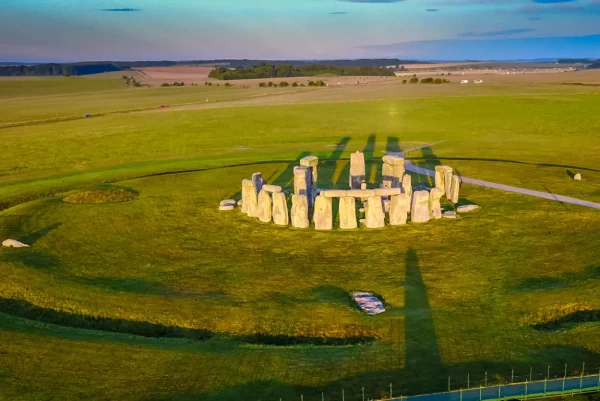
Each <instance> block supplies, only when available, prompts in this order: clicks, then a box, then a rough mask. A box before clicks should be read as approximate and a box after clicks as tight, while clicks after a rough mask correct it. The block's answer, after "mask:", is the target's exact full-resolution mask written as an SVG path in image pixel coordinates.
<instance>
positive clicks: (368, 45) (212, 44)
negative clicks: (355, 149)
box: [0, 0, 600, 62]
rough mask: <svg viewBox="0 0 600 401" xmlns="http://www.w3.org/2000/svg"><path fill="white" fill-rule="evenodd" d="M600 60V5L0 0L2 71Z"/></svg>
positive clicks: (526, 0)
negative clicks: (132, 64) (230, 63)
mask: <svg viewBox="0 0 600 401" xmlns="http://www.w3.org/2000/svg"><path fill="white" fill-rule="evenodd" d="M363 57H364V58H376V57H386V58H387V57H389V58H395V57H397V58H401V59H421V60H516V59H534V58H558V57H569V58H574V57H592V58H594V57H598V58H600V0H0V61H23V62H68V61H100V60H123V61H129V60H206V59H220V58H235V59H240V58H248V59H267V60H268V59H271V60H274V59H332V58H363Z"/></svg>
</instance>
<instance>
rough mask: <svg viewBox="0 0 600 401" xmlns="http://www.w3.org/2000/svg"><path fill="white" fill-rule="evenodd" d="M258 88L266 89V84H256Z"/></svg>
mask: <svg viewBox="0 0 600 401" xmlns="http://www.w3.org/2000/svg"><path fill="white" fill-rule="evenodd" d="M258 86H259V87H260V88H266V87H267V83H266V82H261V83H259V84H258Z"/></svg>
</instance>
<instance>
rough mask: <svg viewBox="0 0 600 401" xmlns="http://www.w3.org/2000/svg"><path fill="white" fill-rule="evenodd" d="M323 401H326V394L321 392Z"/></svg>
mask: <svg viewBox="0 0 600 401" xmlns="http://www.w3.org/2000/svg"><path fill="white" fill-rule="evenodd" d="M321 401H325V393H323V392H321Z"/></svg>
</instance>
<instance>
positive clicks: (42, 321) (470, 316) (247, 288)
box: [0, 67, 600, 401]
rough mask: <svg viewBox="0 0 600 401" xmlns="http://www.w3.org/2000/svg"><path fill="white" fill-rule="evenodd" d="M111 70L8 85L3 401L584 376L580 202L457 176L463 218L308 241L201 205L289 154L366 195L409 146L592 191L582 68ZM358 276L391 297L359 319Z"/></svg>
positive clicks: (598, 355)
mask: <svg viewBox="0 0 600 401" xmlns="http://www.w3.org/2000/svg"><path fill="white" fill-rule="evenodd" d="M198 68H200V67H198ZM167 73H169V74H170V73H171V72H167ZM183 73H185V74H190V71H188V70H186V71H184V72H182V74H183ZM110 74H112V75H107V76H105V77H104V78H102V77H100V78H99V77H96V78H95V79H89V78H74V77H73V78H52V79H36V80H23V79H3V80H0V107H2V112H1V113H0V143H1V144H2V150H1V152H2V157H1V158H0V239H2V240H3V239H6V238H14V239H16V240H19V241H22V242H23V243H26V244H28V245H31V246H30V247H29V248H20V249H14V248H4V247H3V248H0V399H2V400H3V399H6V400H27V401H29V400H49V399H57V400H73V401H74V400H82V399H85V400H127V401H129V400H131V401H163V400H164V401H166V400H197V399H202V400H229V399H260V400H279V399H283V400H301V399H304V400H307V401H309V400H319V399H322V397H323V398H325V399H326V400H341V399H342V394H344V395H343V397H344V399H345V400H357V401H358V400H361V399H362V398H361V396H362V390H363V389H364V392H365V394H366V397H367V398H369V399H376V398H383V397H387V396H389V392H390V390H391V387H390V385H393V389H394V390H393V391H394V395H396V396H398V395H400V394H404V395H408V394H418V393H424V392H436V391H443V390H446V389H448V387H449V386H450V387H451V388H454V389H456V388H466V387H477V386H479V385H484V384H489V383H497V382H502V381H510V380H511V374H513V375H514V380H515V381H516V380H525V379H531V377H534V378H536V379H539V378H544V377H545V376H547V375H548V373H547V372H549V373H550V375H549V376H551V377H555V376H559V377H562V374H563V372H564V370H565V369H567V370H568V372H569V374H575V373H581V370H582V363H583V362H585V363H586V365H585V370H586V371H587V370H589V371H590V372H598V369H599V368H600V342H599V341H598V337H599V336H600V312H599V311H600V294H598V285H599V284H600V263H599V262H598V261H599V260H600V214H599V212H598V210H595V209H591V208H585V207H581V206H574V205H570V204H565V203H561V202H557V201H552V200H546V199H540V198H536V197H531V196H526V195H521V194H515V193H507V192H503V191H499V190H495V189H490V188H483V187H479V186H474V185H469V184H464V185H463V187H462V189H461V199H460V201H459V205H460V204H465V203H474V204H477V205H479V206H480V209H478V210H477V211H474V212H472V213H469V214H464V215H460V216H459V218H458V219H456V220H448V219H442V220H436V221H432V222H430V223H428V224H424V225H418V224H411V225H406V226H401V227H386V228H383V229H380V230H365V229H364V228H359V229H356V230H350V231H341V230H338V229H335V230H333V231H331V232H317V231H314V230H312V229H308V230H301V229H292V228H291V227H277V226H274V225H268V224H261V223H259V222H258V221H257V220H256V219H250V218H248V217H247V216H244V215H242V213H240V211H239V210H232V211H227V212H223V211H219V209H218V205H219V201H221V200H223V199H228V198H234V199H239V198H240V190H241V187H240V184H241V182H242V179H244V178H247V177H249V176H250V175H251V174H252V173H254V172H258V171H260V172H262V174H263V177H264V178H265V179H266V181H267V182H268V183H270V184H276V185H280V186H282V187H283V188H284V189H286V190H288V191H289V190H293V166H294V165H297V164H298V160H299V159H301V158H302V157H305V156H307V155H316V156H318V157H319V160H320V164H319V186H321V187H324V188H341V189H346V188H347V186H348V173H349V168H350V167H349V158H350V154H351V153H353V152H355V151H362V152H364V155H365V160H366V173H367V174H366V176H367V182H368V185H369V186H371V187H372V186H374V185H375V184H376V183H378V182H380V180H381V158H382V156H384V155H385V154H386V153H387V152H394V153H397V152H406V153H405V157H406V158H407V159H408V160H410V161H411V162H412V163H414V164H415V165H416V166H421V167H427V168H430V169H432V168H433V167H434V166H436V165H441V164H444V165H450V166H452V167H454V169H455V171H456V172H457V173H458V174H459V175H463V176H466V177H470V178H475V179H480V180H486V181H491V182H495V183H499V184H506V185H511V186H517V187H521V188H526V189H532V190H536V191H543V192H547V193H552V194H557V195H565V196H570V197H574V198H578V199H583V200H587V201H592V202H600V158H598V147H599V146H600V119H598V110H600V86H597V85H599V84H600V71H598V70H596V71H575V72H563V73H547V74H545V73H544V74H543V73H540V74H535V73H530V74H523V75H515V74H513V75H493V78H490V79H488V78H487V75H486V76H485V77H484V78H483V79H484V83H483V84H477V85H474V84H468V85H466V84H459V83H458V82H460V79H463V78H462V76H461V77H458V76H454V75H452V76H451V77H450V80H451V81H453V82H451V83H449V84H443V85H427V84H412V85H411V84H402V82H401V81H402V79H403V78H401V77H391V78H389V77H388V78H375V77H370V78H368V79H367V78H363V77H343V78H338V77H326V78H323V79H324V80H325V81H326V82H327V83H328V84H329V86H326V87H319V88H315V87H300V86H299V87H285V88H283V87H277V88H259V87H258V86H257V82H258V81H252V82H232V83H233V86H231V87H225V86H223V85H222V84H223V83H222V82H221V85H220V86H216V85H213V86H205V85H204V84H201V85H200V86H189V85H187V86H184V87H167V88H161V87H158V83H159V82H162V81H161V80H163V79H164V80H167V79H173V80H178V81H180V80H182V79H183V80H184V81H186V80H187V78H184V77H183V75H178V76H174V75H169V76H168V77H167V76H166V75H159V76H154V77H151V85H150V86H149V87H139V88H134V87H130V86H127V85H125V83H124V80H123V79H122V78H121V77H120V75H119V76H115V75H116V74H114V73H110ZM136 74H138V73H137V72H136ZM139 74H140V77H139V79H140V81H141V82H142V83H144V79H147V78H146V77H147V76H150V75H149V74H148V73H147V72H145V73H144V71H140V72H139ZM155 74H165V72H164V71H163V70H160V71H159V70H155ZM194 74H195V72H194ZM198 74H200V73H198ZM196 75H197V74H195V76H194V78H193V79H192V80H191V81H190V82H194V83H196V82H198V83H200V82H204V81H203V80H205V79H207V78H197V81H196ZM136 76H137V75H136ZM136 79H138V78H136ZM190 79H191V78H190ZM311 79H315V78H314V77H313V78H311ZM319 79H320V78H319ZM363 79H364V80H365V82H362V80H363ZM469 79H473V78H469ZM294 80H296V81H298V82H300V81H302V82H304V78H302V79H293V78H290V79H288V80H287V81H289V82H290V83H291V82H293V81H294ZM273 81H275V80H273ZM356 81H359V84H358V85H357V84H356ZM488 81H489V82H488ZM213 82H216V81H213ZM337 82H340V85H338V84H337ZM341 82H345V83H346V84H344V85H343V84H341ZM161 105H162V106H164V107H160V106H161ZM86 113H88V114H90V117H88V118H84V117H83V116H84V114H86ZM434 143H437V144H435V145H431V146H425V147H423V146H424V145H428V144H434ZM416 148H419V149H417V150H412V151H411V149H416ZM575 174H581V175H582V180H581V181H575V180H573V176H574V175H575ZM412 180H413V185H426V186H432V184H433V183H432V182H431V178H430V177H427V176H423V175H419V174H414V173H413V177H412ZM98 194H104V195H98ZM442 206H443V207H445V208H447V209H452V208H453V206H452V205H450V204H449V203H447V202H446V201H444V202H443V205H442ZM357 291H368V292H370V293H373V294H375V295H377V296H378V297H379V298H380V299H381V300H382V301H383V303H384V305H385V308H386V310H387V311H386V312H385V313H383V314H381V315H377V316H367V315H365V314H364V313H362V312H361V311H360V309H358V308H357V307H356V305H355V304H354V302H353V301H352V298H351V295H352V293H354V292H357ZM531 375H533V376H531ZM342 390H343V393H342ZM301 397H302V398H301Z"/></svg>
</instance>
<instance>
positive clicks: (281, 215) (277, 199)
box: [273, 192, 290, 226]
mask: <svg viewBox="0 0 600 401" xmlns="http://www.w3.org/2000/svg"><path fill="white" fill-rule="evenodd" d="M289 222H290V220H289V217H288V207H287V200H286V199H285V194H284V193H283V192H274V193H273V223H275V224H277V225H278V226H287V225H288V224H289Z"/></svg>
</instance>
